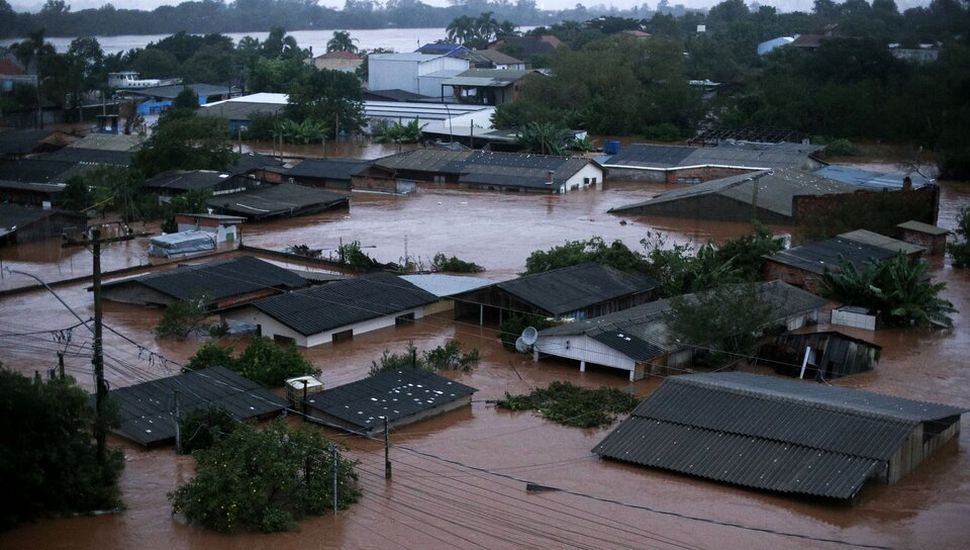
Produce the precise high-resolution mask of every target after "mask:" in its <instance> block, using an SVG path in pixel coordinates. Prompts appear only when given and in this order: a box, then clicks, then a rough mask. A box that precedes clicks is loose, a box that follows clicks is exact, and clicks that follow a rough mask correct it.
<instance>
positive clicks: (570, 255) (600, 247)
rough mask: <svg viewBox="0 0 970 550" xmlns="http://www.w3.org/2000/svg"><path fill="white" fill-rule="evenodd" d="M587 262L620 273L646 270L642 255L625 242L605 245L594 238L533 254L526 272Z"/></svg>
mask: <svg viewBox="0 0 970 550" xmlns="http://www.w3.org/2000/svg"><path fill="white" fill-rule="evenodd" d="M585 262H596V263H599V264H604V265H608V266H611V267H613V268H615V269H619V270H620V271H642V270H644V269H646V268H647V264H646V262H645V260H644V258H643V256H641V255H640V254H638V253H637V252H634V251H632V250H630V249H629V248H627V246H626V245H625V244H623V242H622V241H619V240H616V241H613V242H612V243H611V244H606V242H605V241H604V240H603V238H602V237H591V238H590V239H587V240H585V241H567V242H566V243H565V244H562V245H559V246H554V247H552V248H550V249H549V250H545V251H543V250H536V251H534V252H533V253H532V254H529V257H528V258H526V260H525V272H526V274H532V273H542V272H545V271H549V270H552V269H558V268H560V267H568V266H571V265H577V264H581V263H585Z"/></svg>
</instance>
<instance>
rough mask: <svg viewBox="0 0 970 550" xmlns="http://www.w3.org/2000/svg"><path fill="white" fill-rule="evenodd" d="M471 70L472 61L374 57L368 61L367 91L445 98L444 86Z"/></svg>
mask: <svg viewBox="0 0 970 550" xmlns="http://www.w3.org/2000/svg"><path fill="white" fill-rule="evenodd" d="M470 67H471V64H470V63H469V62H468V60H465V59H459V58H457V57H450V56H447V55H440V54H436V55H426V54H422V53H382V54H371V55H370V56H368V57H367V73H368V77H367V89H368V90H404V91H406V92H411V93H415V94H420V95H423V96H430V97H441V95H442V91H441V83H442V82H443V81H444V80H446V79H447V78H450V77H452V76H455V75H457V74H458V73H461V72H463V71H467V70H468V69H469V68H470Z"/></svg>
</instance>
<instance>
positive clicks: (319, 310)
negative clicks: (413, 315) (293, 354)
mask: <svg viewBox="0 0 970 550" xmlns="http://www.w3.org/2000/svg"><path fill="white" fill-rule="evenodd" d="M437 301H438V297H437V296H435V295H434V294H431V293H430V292H426V291H424V290H421V289H420V288H418V287H416V286H414V285H413V284H411V283H409V282H407V281H405V280H404V279H401V278H400V277H397V276H395V275H391V274H389V273H374V274H371V275H365V276H363V277H358V278H356V279H347V280H344V281H335V282H332V283H328V284H326V285H323V286H319V287H314V288H308V289H304V290H298V291H295V292H290V293H287V294H282V295H279V296H273V297H270V298H265V299H263V300H259V301H257V302H254V303H253V306H255V307H256V308H257V309H259V310H260V311H262V312H263V313H265V314H267V315H269V316H270V317H272V318H274V319H276V320H277V321H279V322H281V323H283V324H284V325H286V326H288V327H290V328H291V329H293V330H295V331H297V332H299V333H300V334H303V335H304V336H310V335H313V334H318V333H320V332H325V331H328V330H333V329H336V328H340V327H344V326H347V325H351V324H354V323H359V322H361V321H367V320H369V319H374V318H377V317H382V316H384V315H390V314H393V313H397V312H402V311H406V310H409V309H413V308H416V307H420V306H423V305H427V304H430V303H433V302H437Z"/></svg>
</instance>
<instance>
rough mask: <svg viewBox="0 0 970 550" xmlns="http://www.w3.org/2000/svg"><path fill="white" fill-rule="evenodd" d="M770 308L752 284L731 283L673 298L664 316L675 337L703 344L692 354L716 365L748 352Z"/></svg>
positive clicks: (764, 325) (769, 317)
mask: <svg viewBox="0 0 970 550" xmlns="http://www.w3.org/2000/svg"><path fill="white" fill-rule="evenodd" d="M773 310H774V308H773V307H772V306H771V304H769V303H767V302H765V301H764V300H763V299H762V298H761V296H759V295H758V292H757V287H756V286H755V285H754V284H749V283H745V284H733V285H723V286H718V287H716V288H713V289H710V290H706V291H704V292H700V293H695V294H689V295H684V296H678V297H675V298H673V299H672V300H671V302H670V311H669V312H668V315H667V319H668V326H669V327H670V330H671V332H672V333H673V334H674V335H675V336H676V337H677V338H679V339H680V340H682V341H684V342H685V343H687V344H690V345H694V346H699V347H701V348H704V349H703V350H702V351H701V350H698V351H697V352H695V354H694V357H695V358H700V361H701V362H702V363H707V365H708V366H711V367H716V366H721V365H724V364H726V363H731V362H733V361H734V360H736V359H737V358H738V357H739V356H741V355H750V354H751V353H752V352H753V351H754V350H755V348H756V347H757V343H758V337H759V336H760V335H761V333H762V332H763V331H764V330H765V329H766V328H768V326H769V324H770V323H771V321H772V314H773ZM742 312H743V313H742Z"/></svg>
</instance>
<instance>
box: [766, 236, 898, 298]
mask: <svg viewBox="0 0 970 550" xmlns="http://www.w3.org/2000/svg"><path fill="white" fill-rule="evenodd" d="M896 254H897V251H895V250H891V249H888V248H883V247H881V246H873V245H871V244H865V243H862V242H859V241H854V240H851V239H847V238H845V237H835V238H832V239H828V240H825V241H818V242H814V243H809V244H805V245H802V246H796V247H793V248H789V249H788V250H782V251H781V252H778V253H777V254H774V255H772V256H768V257H766V258H765V267H764V271H765V273H764V276H765V279H768V280H773V279H780V280H782V281H785V282H786V283H788V284H791V285H795V286H798V287H801V288H804V289H806V290H808V291H810V292H815V293H818V292H820V291H821V288H822V275H823V274H824V273H825V272H827V271H833V272H837V271H839V269H840V268H839V263H840V261H841V260H843V259H844V260H845V261H847V262H849V263H850V264H852V265H853V266H855V267H856V268H857V269H864V268H865V267H866V265H867V264H868V263H870V262H881V261H883V260H888V259H890V258H892V257H893V256H895V255H896Z"/></svg>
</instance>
